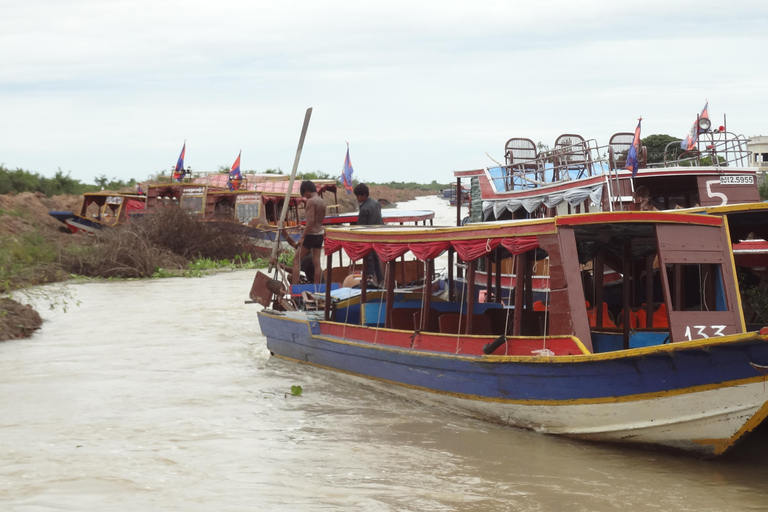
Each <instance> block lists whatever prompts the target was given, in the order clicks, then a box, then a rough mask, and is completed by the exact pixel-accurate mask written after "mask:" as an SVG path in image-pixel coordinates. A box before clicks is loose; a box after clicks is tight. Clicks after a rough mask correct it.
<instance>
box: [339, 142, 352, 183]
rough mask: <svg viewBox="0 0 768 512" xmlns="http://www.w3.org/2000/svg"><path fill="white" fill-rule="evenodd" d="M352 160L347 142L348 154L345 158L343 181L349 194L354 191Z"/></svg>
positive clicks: (342, 172) (342, 173)
mask: <svg viewBox="0 0 768 512" xmlns="http://www.w3.org/2000/svg"><path fill="white" fill-rule="evenodd" d="M353 172H354V170H353V169H352V162H351V161H350V159H349V144H347V156H346V157H345V158H344V169H343V170H342V171H341V183H342V184H343V185H344V188H345V189H347V194H351V193H352V173H353Z"/></svg>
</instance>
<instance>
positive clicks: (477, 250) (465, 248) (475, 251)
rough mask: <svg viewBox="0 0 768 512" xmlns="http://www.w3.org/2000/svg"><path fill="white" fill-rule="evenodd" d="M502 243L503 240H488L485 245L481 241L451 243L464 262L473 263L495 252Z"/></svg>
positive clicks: (456, 241)
mask: <svg viewBox="0 0 768 512" xmlns="http://www.w3.org/2000/svg"><path fill="white" fill-rule="evenodd" d="M500 243H501V238H488V239H486V241H485V243H482V241H481V240H477V239H475V240H454V241H453V242H451V244H452V245H453V248H454V249H456V254H458V255H459V257H460V258H461V259H462V260H464V261H473V260H476V259H477V258H480V257H482V256H485V255H486V254H488V253H489V252H491V251H493V250H494V249H495V248H496V247H498V246H499V244H500Z"/></svg>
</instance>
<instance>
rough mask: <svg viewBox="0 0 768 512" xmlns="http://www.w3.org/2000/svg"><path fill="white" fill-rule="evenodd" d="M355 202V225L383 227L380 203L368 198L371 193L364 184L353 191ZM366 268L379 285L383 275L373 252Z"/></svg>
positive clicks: (369, 254)
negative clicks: (356, 208)
mask: <svg viewBox="0 0 768 512" xmlns="http://www.w3.org/2000/svg"><path fill="white" fill-rule="evenodd" d="M354 193H355V197H356V198H357V202H358V203H359V204H360V212H359V213H358V215H357V224H358V225H361V226H381V225H384V219H382V217H381V203H379V202H378V201H376V200H375V199H373V198H371V197H370V194H371V191H370V189H369V188H368V185H366V184H365V183H358V184H357V186H356V187H355V189H354ZM366 260H367V261H368V268H370V269H371V270H372V272H373V274H374V277H375V279H376V282H375V284H380V283H381V282H382V281H383V280H384V273H383V272H382V271H381V263H380V262H379V257H378V256H377V255H376V253H375V252H374V251H371V252H369V253H368V256H366Z"/></svg>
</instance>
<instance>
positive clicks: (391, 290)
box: [384, 260, 397, 329]
mask: <svg viewBox="0 0 768 512" xmlns="http://www.w3.org/2000/svg"><path fill="white" fill-rule="evenodd" d="M396 270H397V261H396V260H392V261H388V262H387V304H386V313H385V315H386V316H385V318H384V327H386V328H389V329H391V328H392V310H393V309H394V308H393V304H394V301H395V271H396Z"/></svg>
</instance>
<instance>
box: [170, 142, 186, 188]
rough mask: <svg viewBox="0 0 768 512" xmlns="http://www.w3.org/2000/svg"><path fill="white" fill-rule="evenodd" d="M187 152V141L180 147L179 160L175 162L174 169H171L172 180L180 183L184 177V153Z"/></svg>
mask: <svg viewBox="0 0 768 512" xmlns="http://www.w3.org/2000/svg"><path fill="white" fill-rule="evenodd" d="M186 151H187V141H184V145H183V146H182V147H181V154H180V155H179V160H178V161H177V162H176V167H175V168H174V169H173V179H174V180H176V181H181V179H182V178H183V177H184V153H186Z"/></svg>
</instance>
